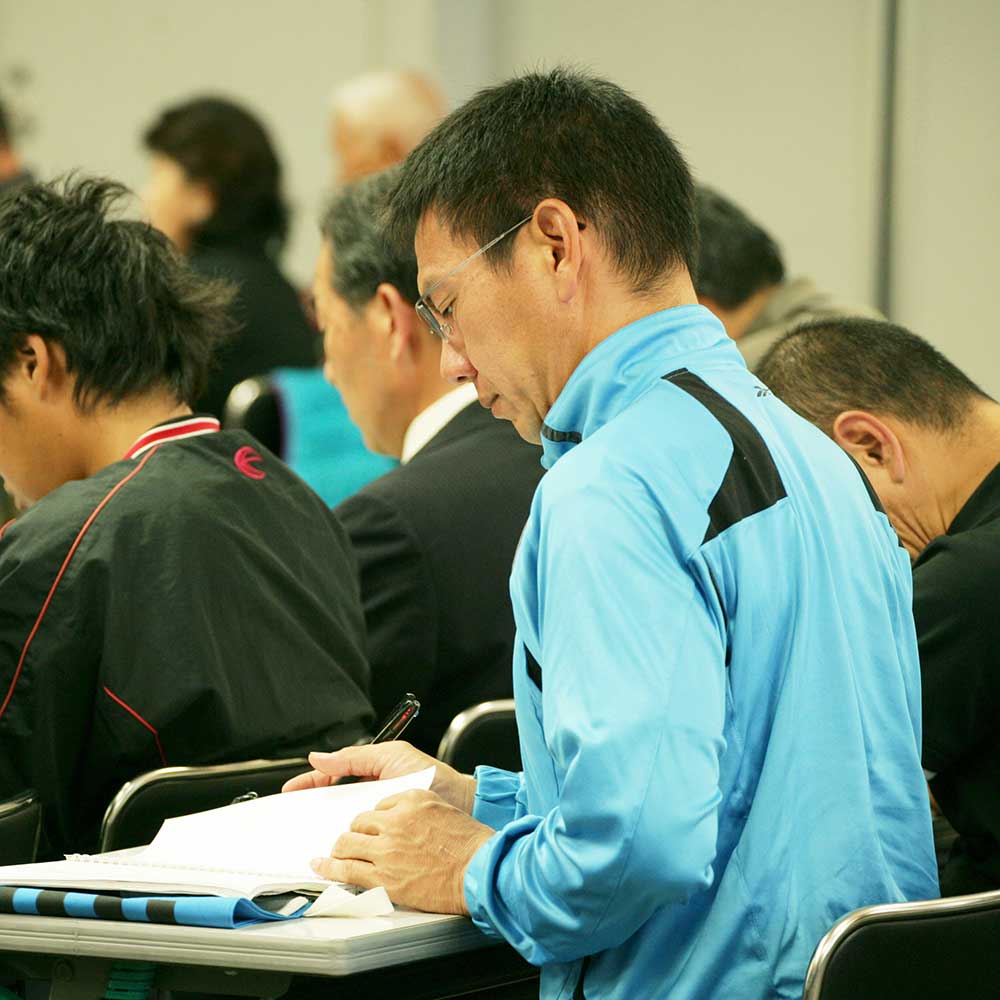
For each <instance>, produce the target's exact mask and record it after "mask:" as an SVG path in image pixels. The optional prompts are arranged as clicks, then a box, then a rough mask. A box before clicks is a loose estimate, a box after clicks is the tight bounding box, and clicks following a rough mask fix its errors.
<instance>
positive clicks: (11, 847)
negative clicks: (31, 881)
mask: <svg viewBox="0 0 1000 1000" xmlns="http://www.w3.org/2000/svg"><path fill="white" fill-rule="evenodd" d="M41 832H42V807H41V804H40V803H39V801H38V799H36V798H35V793H34V792H32V791H28V792H22V793H21V794H20V795H18V796H16V797H15V798H12V799H7V800H6V801H5V802H0V865H28V864H31V862H32V861H34V860H35V858H36V857H37V856H38V841H39V838H40V836H41Z"/></svg>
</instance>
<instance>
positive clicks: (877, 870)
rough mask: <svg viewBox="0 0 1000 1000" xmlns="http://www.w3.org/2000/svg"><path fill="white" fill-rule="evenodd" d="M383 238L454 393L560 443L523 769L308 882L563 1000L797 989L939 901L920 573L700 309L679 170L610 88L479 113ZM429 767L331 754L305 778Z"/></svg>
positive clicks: (551, 449)
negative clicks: (507, 953)
mask: <svg viewBox="0 0 1000 1000" xmlns="http://www.w3.org/2000/svg"><path fill="white" fill-rule="evenodd" d="M391 222H392V223H393V225H394V226H395V228H396V230H397V231H398V232H400V233H402V234H403V235H404V236H405V235H406V234H407V233H409V234H411V235H412V234H413V233H415V239H416V244H415V245H416V250H417V257H418V261H419V264H420V285H421V289H422V292H423V297H422V299H421V302H420V304H419V305H418V311H419V312H420V313H421V315H422V316H423V317H424V319H425V320H426V322H427V323H428V325H429V326H430V327H431V328H432V329H433V330H434V331H435V332H437V333H438V334H439V335H440V336H442V337H443V339H444V341H445V345H444V350H443V356H442V369H443V371H444V372H445V374H446V375H447V376H449V377H450V378H451V379H453V380H454V381H456V382H466V381H471V382H473V383H474V384H475V386H476V388H477V391H478V393H479V398H480V401H481V402H482V403H483V405H485V406H489V407H490V408H491V409H492V411H493V413H494V415H496V416H499V417H503V418H505V419H509V420H512V421H513V422H514V424H515V426H516V427H517V428H518V430H519V431H520V433H521V434H522V436H524V437H526V438H528V439H529V440H541V442H542V445H543V448H544V456H545V457H544V462H543V464H544V465H545V466H546V468H547V469H548V470H549V471H548V472H547V474H546V475H545V477H544V478H543V480H542V484H541V486H540V487H539V490H538V492H537V494H536V495H535V499H534V503H533V506H532V509H531V515H530V518H529V520H528V524H527V526H526V528H525V531H524V534H523V536H522V539H521V544H520V547H519V549H518V553H517V557H516V559H515V565H514V572H513V577H512V580H511V593H512V597H513V602H514V612H515V619H516V624H517V629H518V638H517V643H516V653H515V657H514V664H513V668H514V688H515V696H516V700H517V717H518V725H519V729H520V737H521V749H522V756H523V761H524V772H523V774H520V775H516V774H509V773H507V772H502V771H497V770H495V769H491V768H479V769H478V770H477V773H476V775H475V777H474V778H473V777H468V776H461V775H458V774H456V772H454V771H453V770H451V769H450V768H447V767H446V766H444V765H438V767H437V771H436V779H435V782H434V785H433V787H432V790H431V791H430V792H415V793H408V794H407V795H405V796H402V797H397V798H394V799H390V800H387V801H386V802H384V803H383V804H382V806H381V807H380V808H379V809H378V810H376V811H375V812H373V813H369V814H366V815H364V816H361V817H359V818H358V820H357V822H356V823H355V826H354V829H353V831H352V832H351V833H349V834H346V835H345V836H343V837H342V838H341V839H340V840H338V841H337V844H336V845H335V847H334V849H333V852H332V856H331V858H330V859H326V860H323V861H322V862H319V863H318V868H319V870H320V871H322V872H323V873H324V874H327V875H328V876H330V877H333V878H337V879H343V880H345V881H350V882H358V883H360V884H362V885H385V886H386V887H387V889H388V890H389V893H390V896H391V897H392V898H393V899H394V900H395V901H396V902H398V903H404V904H408V905H411V906H417V907H420V908H423V909H430V910H445V911H451V912H459V913H469V914H470V915H471V916H472V918H473V920H474V921H475V922H476V924H477V925H478V926H479V927H481V928H482V929H483V930H484V931H485V932H486V933H487V934H493V935H499V936H500V937H502V938H504V939H505V940H506V941H508V942H509V943H510V944H511V945H513V947H514V948H516V949H517V950H518V951H519V952H520V953H521V954H522V955H523V956H524V957H525V958H527V959H528V960H529V961H531V962H533V963H535V964H537V965H540V966H541V967H542V996H543V997H546V998H557V997H565V998H571V997H572V998H579V997H587V998H605V997H615V998H623V1000H624V998H629V1000H633V998H641V1000H644V998H660V997H662V998H668V997H669V998H670V1000H708V998H713V1000H714V998H730V997H732V998H739V1000H763V998H772V997H776V998H783V1000H784V998H788V1000H791V998H797V997H799V996H801V991H802V984H803V978H804V974H805V970H806V966H807V965H808V962H809V958H810V956H811V954H812V952H813V950H814V948H815V946H816V944H817V942H818V941H819V939H820V937H821V936H822V935H823V934H824V932H825V931H826V930H827V929H828V928H829V927H830V926H831V925H832V924H833V923H834V922H835V921H836V920H837V919H838V918H839V917H840V916H841V915H843V914H844V913H846V912H848V911H850V910H852V909H855V908H857V907H859V906H864V905H867V904H871V903H879V902H889V901H899V900H906V899H920V898H927V897H931V896H934V895H936V894H937V883H936V875H935V871H936V869H935V862H934V855H933V849H932V841H931V825H930V814H929V808H928V799H927V790H926V786H925V783H924V780H923V776H922V772H921V767H920V717H919V712H920V680H919V672H918V664H917V647H916V638H915V634H914V626H913V619H912V615H911V610H910V604H911V584H910V570H909V562H908V558H907V555H906V552H905V551H904V550H903V549H902V548H901V547H900V546H899V543H898V541H897V539H896V536H895V534H894V533H893V531H892V529H891V527H890V526H889V523H888V521H887V519H886V517H885V514H884V513H883V512H882V511H881V508H880V507H879V505H878V502H877V500H876V499H875V497H874V494H873V493H872V492H871V490H870V489H869V487H868V485H867V482H866V480H865V479H864V477H863V476H862V475H861V473H860V471H859V470H858V469H857V467H856V466H855V465H854V464H853V463H852V462H851V460H850V459H849V458H848V457H847V456H846V455H844V454H843V453H841V452H840V450H839V449H838V448H837V447H836V446H835V445H833V444H832V443H831V442H830V441H828V440H827V439H826V438H825V437H824V435H822V434H821V433H820V432H819V431H817V430H815V429H814V428H813V427H812V426H810V425H808V424H806V423H805V422H804V421H802V420H801V419H799V418H798V417H797V416H796V415H795V414H793V413H792V412H791V410H789V409H788V408H787V407H785V406H784V404H782V403H781V402H780V401H779V400H778V399H776V398H775V397H774V396H773V395H772V394H771V393H770V391H769V390H768V388H767V387H766V386H765V385H763V384H762V383H760V382H759V381H757V380H756V379H755V378H754V377H753V376H752V375H751V374H750V373H749V372H748V371H747V369H746V367H745V365H744V364H743V361H742V360H741V358H740V355H739V352H738V351H737V350H736V347H735V346H734V344H733V343H732V342H731V341H730V340H729V339H728V338H727V337H726V335H725V331H724V330H723V328H722V326H721V324H720V323H719V322H718V321H717V320H715V319H714V318H713V317H712V315H711V314H710V313H709V312H707V311H706V310H705V309H703V308H702V307H700V306H698V305H697V304H696V298H695V294H694V290H693V288H692V283H691V277H690V271H691V267H692V262H693V260H694V259H695V257H696V248H697V233H696V229H695V223H694V215H693V208H692V190H691V179H690V176H689V173H688V170H687V167H686V165H685V163H684V161H683V159H682V157H681V156H680V154H679V152H678V151H677V148H676V147H675V146H674V144H673V142H672V141H671V140H670V138H669V137H668V136H667V135H666V134H665V133H664V132H663V131H662V130H661V129H660V127H659V126H658V125H657V123H656V122H655V120H654V119H653V118H652V117H651V116H650V115H649V113H648V112H647V111H646V110H645V109H644V108H643V107H642V105H641V104H639V103H638V102H637V101H635V100H634V99H633V98H631V97H629V96H628V95H627V94H625V93H624V92H623V91H621V90H620V89H619V88H617V87H615V86H614V85H612V84H609V83H606V82H604V81H600V80H595V79H592V78H589V77H586V76H581V75H578V74H575V73H572V72H567V71H564V70H556V71H553V72H551V73H547V74H535V75H530V76H527V77H523V78H520V79H517V80H513V81H511V82H509V83H506V84H503V85H502V86H499V87H496V88H493V89H491V90H487V91H483V92H482V93H480V94H479V95H477V96H476V97H475V98H473V99H472V100H471V101H470V102H469V103H468V104H466V105H465V106H464V107H462V108H460V109H459V110H458V111H456V112H454V113H453V114H452V115H450V116H449V117H448V118H447V119H445V120H444V122H443V123H442V124H441V125H440V126H439V127H438V129H437V130H436V131H435V132H433V133H432V134H431V135H430V137H429V138H428V139H427V140H426V141H425V143H424V144H423V146H421V147H418V149H417V150H416V151H415V152H414V153H413V154H412V155H411V157H410V159H409V160H408V161H407V163H406V164H405V166H404V167H403V172H402V174H401V178H400V182H399V188H398V190H397V191H396V194H395V197H394V200H393V211H392V219H391ZM455 474H456V475H461V474H462V470H461V469H456V470H455ZM429 762H430V758H427V757H425V756H423V755H420V754H418V753H416V751H414V750H412V748H409V747H408V746H407V745H406V744H401V743H394V744H386V745H383V746H381V747H373V748H357V749H353V750H348V751H342V752H340V753H338V754H333V755H316V756H314V758H313V764H314V766H315V767H316V768H317V770H316V771H315V772H314V773H313V774H312V775H308V776H303V778H301V779H297V780H296V782H294V783H293V787H302V786H306V785H310V784H316V783H321V782H325V781H330V780H334V779H336V778H337V777H339V776H341V775H344V774H359V775H362V776H368V777H376V776H383V777H390V776H392V775H394V774H399V773H404V772H406V771H412V770H414V769H415V768H417V767H420V766H426V765H427V764H428V763H429Z"/></svg>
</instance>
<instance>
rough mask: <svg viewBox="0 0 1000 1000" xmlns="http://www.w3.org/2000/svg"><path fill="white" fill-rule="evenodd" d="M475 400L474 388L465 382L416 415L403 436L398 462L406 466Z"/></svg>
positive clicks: (476, 397)
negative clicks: (401, 451)
mask: <svg viewBox="0 0 1000 1000" xmlns="http://www.w3.org/2000/svg"><path fill="white" fill-rule="evenodd" d="M477 399H478V396H477V394H476V387H475V386H474V385H473V384H472V383H471V382H466V383H465V384H464V385H460V386H459V387H458V388H457V389H452V390H451V392H447V393H445V394H444V395H443V396H442V397H441V398H440V399H436V400H434V402H433V403H431V405H430V406H428V407H427V409H425V410H422V411H421V412H420V413H418V414H417V415H416V417H414V418H413V420H412V421H411V422H410V426H409V427H407V428H406V433H405V434H404V435H403V454H402V455H400V457H399V461H400V462H401V463H402V464H403V465H406V463H407V462H409V460H410V459H411V458H413V456H414V455H416V453H417V452H418V451H420V449H421V448H423V446H424V445H425V444H427V442H428V441H430V439H431V438H432V437H434V436H435V435H436V434H437V433H438V431H440V430H441V428H442V427H444V426H445V424H447V423H448V422H449V421H450V420H451V419H452V417H455V416H457V415H458V414H459V413H460V412H461V411H462V410H464V409H465V408H466V407H467V406H468V405H469V404H470V403H474V402H475V401H476V400H477Z"/></svg>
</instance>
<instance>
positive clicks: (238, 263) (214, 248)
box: [144, 97, 319, 416]
mask: <svg viewBox="0 0 1000 1000" xmlns="http://www.w3.org/2000/svg"><path fill="white" fill-rule="evenodd" d="M144 141H145V144H146V147H147V148H148V149H149V150H150V153H151V154H152V155H151V161H150V176H149V181H148V183H147V185H146V189H145V192H144V200H145V202H146V207H147V211H148V212H149V220H150V222H151V223H152V224H153V225H154V226H155V227H156V228H157V229H159V230H161V231H162V232H163V233H165V234H166V235H167V236H168V237H169V238H170V239H171V240H172V241H173V243H174V245H175V246H176V247H177V248H178V249H179V250H180V251H181V252H182V253H184V254H186V255H187V256H188V257H189V259H190V262H191V265H192V267H194V268H195V270H197V271H199V272H201V273H203V274H208V275H211V276H213V277H223V278H226V279H228V280H229V281H231V282H232V283H233V284H234V285H236V287H237V290H238V296H237V299H236V302H235V304H234V307H233V308H234V312H235V316H234V318H235V319H236V320H237V323H238V327H239V332H238V334H237V336H236V337H235V339H234V340H233V341H231V342H230V343H229V344H228V345H227V346H226V347H224V348H222V350H221V352H220V355H219V359H218V365H217V366H216V370H215V372H214V374H213V376H212V378H211V380H210V383H209V387H208V390H207V392H206V394H205V396H204V397H203V398H202V399H201V400H200V401H199V403H198V409H199V410H201V411H205V412H208V413H213V414H215V415H216V416H221V415H222V410H223V408H224V406H225V402H226V398H227V397H228V395H229V392H230V390H231V389H232V388H233V386H234V385H236V384H237V383H239V382H242V381H243V380H244V379H247V378H250V377H252V376H254V375H261V374H264V373H266V372H268V371H270V370H271V369H273V368H277V367H282V366H285V367H289V366H290V367H306V366H312V365H315V364H316V363H317V358H318V350H319V343H318V339H317V337H316V335H315V333H314V331H313V329H312V327H311V326H310V324H309V321H308V319H307V318H306V315H305V312H304V310H303V308H302V304H301V302H300V300H299V297H298V295H297V294H296V292H295V290H294V289H293V288H292V286H291V285H290V284H289V283H288V281H286V280H285V278H284V277H283V276H282V274H281V272H280V271H279V270H278V266H277V259H278V257H279V255H280V253H281V250H282V247H283V246H284V243H285V237H286V236H287V233H288V207H287V205H286V204H285V201H284V199H283V197H282V194H281V164H280V163H279V162H278V158H277V155H276V154H275V151H274V147H273V145H272V144H271V140H270V138H269V136H268V134H267V132H266V131H265V129H264V127H263V125H262V124H261V123H260V122H259V121H258V120H257V119H256V118H255V117H254V116H253V115H252V114H250V112H248V111H247V110H245V109H244V108H241V107H239V106H238V105H236V104H233V103H232V102H230V101H226V100H222V99H220V98H208V97H203V98H195V99H194V100H191V101H187V102H185V103H184V104H179V105H176V106H174V107H172V108H168V109H167V110H166V111H164V112H163V113H162V114H161V115H160V117H159V118H158V119H157V121H156V122H155V123H154V124H153V125H152V127H151V128H149V130H148V131H147V132H146V134H145V136H144Z"/></svg>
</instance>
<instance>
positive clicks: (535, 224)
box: [528, 198, 586, 302]
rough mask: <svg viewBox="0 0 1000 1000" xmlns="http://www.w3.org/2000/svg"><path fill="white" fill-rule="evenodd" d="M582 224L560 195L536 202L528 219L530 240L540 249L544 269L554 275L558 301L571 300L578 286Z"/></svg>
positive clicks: (580, 266)
mask: <svg viewBox="0 0 1000 1000" xmlns="http://www.w3.org/2000/svg"><path fill="white" fill-rule="evenodd" d="M585 228H586V227H585V224H584V223H581V222H580V220H579V219H578V218H577V217H576V213H575V212H574V211H573V209H571V208H570V207H569V205H567V204H566V202H564V201H561V200H560V199H559V198H546V199H545V200H544V201H541V202H539V203H538V206H537V207H536V208H535V215H534V218H533V219H532V220H531V222H529V223H528V232H529V234H530V238H531V240H532V241H533V243H534V244H535V246H536V247H538V248H539V249H540V250H542V252H543V257H542V260H543V263H544V265H545V268H546V270H548V271H549V272H550V273H551V274H553V275H554V276H555V279H556V292H557V294H558V296H559V301H560V302H569V301H571V300H572V298H573V296H574V295H575V294H576V291H577V288H578V287H579V284H580V273H581V270H582V268H583V254H584V240H583V236H582V231H583V230H584V229H585Z"/></svg>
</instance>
